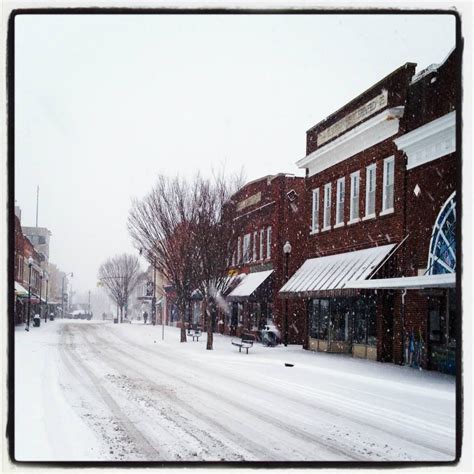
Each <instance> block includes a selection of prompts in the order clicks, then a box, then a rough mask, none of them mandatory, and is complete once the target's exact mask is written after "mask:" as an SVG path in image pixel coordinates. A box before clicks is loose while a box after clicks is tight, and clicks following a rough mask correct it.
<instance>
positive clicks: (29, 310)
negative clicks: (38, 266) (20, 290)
mask: <svg viewBox="0 0 474 474" xmlns="http://www.w3.org/2000/svg"><path fill="white" fill-rule="evenodd" d="M32 266H33V259H32V258H31V257H28V268H29V273H28V318H27V321H26V327H25V330H26V331H29V330H30V317H31V267H32Z"/></svg>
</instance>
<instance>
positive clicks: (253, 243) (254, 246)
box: [252, 231, 258, 262]
mask: <svg viewBox="0 0 474 474" xmlns="http://www.w3.org/2000/svg"><path fill="white" fill-rule="evenodd" d="M257 235H258V232H257V231H255V232H254V233H253V242H252V260H253V261H254V262H256V261H257Z"/></svg>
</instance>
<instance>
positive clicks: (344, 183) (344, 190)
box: [334, 176, 346, 227]
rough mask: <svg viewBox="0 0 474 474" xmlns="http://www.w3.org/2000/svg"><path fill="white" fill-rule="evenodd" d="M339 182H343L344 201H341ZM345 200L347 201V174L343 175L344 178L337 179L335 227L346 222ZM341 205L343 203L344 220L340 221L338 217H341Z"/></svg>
mask: <svg viewBox="0 0 474 474" xmlns="http://www.w3.org/2000/svg"><path fill="white" fill-rule="evenodd" d="M339 183H342V197H343V199H342V203H341V202H339V201H340V197H341V196H340V193H339V191H340V189H339ZM345 201H346V178H345V176H343V177H342V178H339V179H338V180H337V181H336V223H335V225H334V227H342V226H343V225H344V224H345V222H344V204H345ZM341 205H342V220H341V221H338V217H339V211H340V210H341Z"/></svg>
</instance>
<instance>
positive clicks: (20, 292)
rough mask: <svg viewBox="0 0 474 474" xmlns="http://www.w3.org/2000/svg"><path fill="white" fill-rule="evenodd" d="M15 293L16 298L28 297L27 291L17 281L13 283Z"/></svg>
mask: <svg viewBox="0 0 474 474" xmlns="http://www.w3.org/2000/svg"><path fill="white" fill-rule="evenodd" d="M15 293H16V294H17V296H28V290H27V289H26V288H25V287H24V286H22V285H20V284H19V283H18V282H17V281H16V282H15Z"/></svg>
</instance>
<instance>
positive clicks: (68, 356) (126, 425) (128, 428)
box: [60, 326, 159, 459]
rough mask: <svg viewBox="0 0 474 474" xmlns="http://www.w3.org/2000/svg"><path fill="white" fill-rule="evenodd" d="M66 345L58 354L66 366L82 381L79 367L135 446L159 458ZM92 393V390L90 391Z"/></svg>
mask: <svg viewBox="0 0 474 474" xmlns="http://www.w3.org/2000/svg"><path fill="white" fill-rule="evenodd" d="M64 327H65V328H67V329H66V330H65V331H64V330H63V334H62V337H61V340H62V342H64V343H65V339H66V338H67V336H69V337H70V329H69V327H68V326H64ZM66 346H67V345H66V344H62V345H61V346H60V354H61V355H62V357H63V361H64V363H65V365H66V367H67V368H68V369H69V370H70V371H71V373H72V374H73V375H74V376H75V377H76V378H78V380H81V381H83V377H81V376H80V374H79V372H78V370H77V367H80V370H82V372H83V373H84V375H85V376H86V377H87V378H88V379H89V380H90V382H91V383H92V385H93V386H94V388H95V390H96V391H97V393H98V394H99V395H100V397H101V399H102V401H103V402H104V403H105V405H106V406H107V408H108V409H109V410H110V411H111V412H112V414H113V415H114V417H115V418H116V419H117V420H119V422H120V424H121V425H122V427H123V429H124V431H125V432H126V433H127V434H128V435H129V436H130V437H131V438H132V439H133V440H134V442H135V444H136V446H137V447H139V448H140V449H141V450H142V452H144V453H145V454H146V456H147V457H149V458H151V459H154V458H156V459H159V452H158V451H157V450H156V449H155V448H154V447H153V446H152V445H151V443H150V442H149V441H148V440H147V439H146V438H145V437H144V436H143V434H142V433H141V432H140V431H139V430H138V429H137V428H136V427H135V425H134V424H133V422H132V421H131V420H130V418H128V416H127V415H126V414H125V413H123V411H122V410H121V409H120V407H119V405H118V404H117V403H116V402H115V400H114V399H113V398H112V396H111V395H110V394H109V392H108V391H107V390H106V389H104V388H103V386H102V384H101V382H100V380H99V379H98V378H97V377H96V376H95V374H94V373H93V372H92V370H90V369H89V368H88V367H87V366H86V365H85V364H84V362H83V360H82V359H81V358H80V357H79V356H78V355H77V354H76V353H75V352H74V347H72V350H70V351H67V350H66V349H65V347H66ZM71 360H72V361H73V362H75V363H76V366H74V365H73V364H72V363H71ZM91 392H92V391H91ZM92 393H93V392H92Z"/></svg>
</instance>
